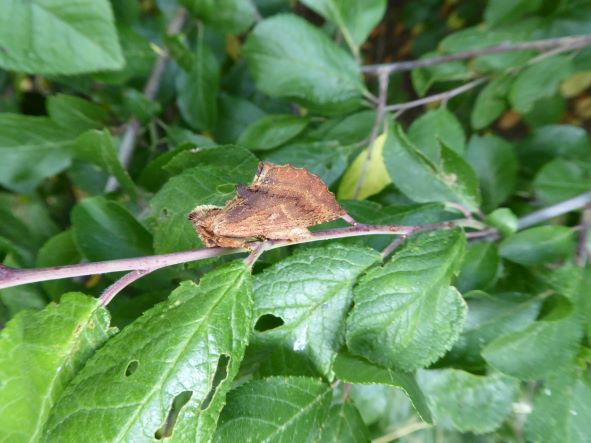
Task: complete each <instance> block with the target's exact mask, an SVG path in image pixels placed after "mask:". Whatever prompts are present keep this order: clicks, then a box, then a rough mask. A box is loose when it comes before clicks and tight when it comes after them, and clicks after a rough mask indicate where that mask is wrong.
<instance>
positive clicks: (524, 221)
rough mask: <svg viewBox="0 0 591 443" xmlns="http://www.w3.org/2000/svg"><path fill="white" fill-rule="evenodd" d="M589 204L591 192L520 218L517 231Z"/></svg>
mask: <svg viewBox="0 0 591 443" xmlns="http://www.w3.org/2000/svg"><path fill="white" fill-rule="evenodd" d="M589 203H591V191H589V192H585V193H584V194H581V195H577V196H576V197H573V198H569V199H568V200H564V201H562V202H560V203H556V204H555V205H552V206H548V207H546V208H543V209H540V210H539V211H535V212H532V213H531V214H529V215H526V216H525V217H522V218H520V219H519V221H518V222H517V229H520V230H521V229H525V228H529V227H530V226H534V225H537V224H538V223H542V222H544V221H546V220H549V219H551V218H554V217H558V216H559V215H563V214H566V213H568V212H571V211H576V210H579V209H581V208H584V207H585V206H587V205H588V204H589Z"/></svg>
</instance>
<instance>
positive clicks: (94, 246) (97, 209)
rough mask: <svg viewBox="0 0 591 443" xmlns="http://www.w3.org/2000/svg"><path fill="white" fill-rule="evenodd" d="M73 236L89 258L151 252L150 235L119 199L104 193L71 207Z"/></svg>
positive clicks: (108, 257) (107, 257)
mask: <svg viewBox="0 0 591 443" xmlns="http://www.w3.org/2000/svg"><path fill="white" fill-rule="evenodd" d="M72 225H73V228H74V238H75V240H76V244H77V245H78V248H79V249H80V252H81V253H82V254H83V255H84V256H85V257H86V258H88V259H89V260H93V261H99V260H109V259H115V258H128V257H140V256H143V255H150V254H151V253H152V235H151V234H150V233H149V232H148V230H147V229H146V228H145V227H144V226H143V225H142V224H141V223H140V222H139V221H137V220H136V218H135V217H134V216H133V215H132V214H131V213H130V212H129V211H128V210H127V209H126V208H125V207H124V206H122V205H121V204H120V203H117V202H115V201H110V200H106V199H105V198H103V197H92V198H87V199H85V200H82V201H81V202H80V203H78V204H77V205H76V207H74V209H73V211H72Z"/></svg>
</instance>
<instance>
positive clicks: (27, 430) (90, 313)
mask: <svg viewBox="0 0 591 443" xmlns="http://www.w3.org/2000/svg"><path fill="white" fill-rule="evenodd" d="M113 332H114V331H113V330H112V329H110V328H109V314H108V312H107V310H106V309H105V308H102V307H100V306H99V304H98V300H96V299H93V298H91V297H87V296H85V295H83V294H80V293H69V294H65V295H64V296H63V297H62V299H61V302H60V303H59V304H54V303H52V304H50V305H48V306H47V307H46V308H45V309H44V310H43V311H39V312H32V311H24V312H21V313H20V314H18V315H17V316H16V317H14V318H13V319H12V320H11V321H10V322H8V324H7V325H6V328H5V329H4V330H3V331H2V334H1V335H0V426H2V439H3V440H4V441H11V442H31V441H39V439H40V437H41V433H42V432H43V427H44V425H45V421H46V420H47V417H48V416H49V413H50V410H51V408H52V407H53V405H54V404H55V402H56V400H57V398H58V397H59V396H60V394H61V393H62V391H63V390H64V388H65V387H66V386H67V385H68V383H69V382H70V380H72V378H73V377H74V376H75V375H76V373H77V372H78V371H80V369H81V368H82V367H83V366H84V364H85V363H86V360H87V359H88V358H89V357H90V356H92V354H93V353H94V352H95V350H96V349H97V348H99V347H100V346H102V344H103V343H104V342H105V341H107V339H108V338H109V336H110V335H111V334H112V333H113Z"/></svg>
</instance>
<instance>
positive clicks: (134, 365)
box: [125, 360, 140, 377]
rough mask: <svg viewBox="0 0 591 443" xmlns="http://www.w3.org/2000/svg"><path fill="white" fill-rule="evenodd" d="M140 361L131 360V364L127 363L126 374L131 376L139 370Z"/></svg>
mask: <svg viewBox="0 0 591 443" xmlns="http://www.w3.org/2000/svg"><path fill="white" fill-rule="evenodd" d="M139 365H140V362H139V361H137V360H132V361H130V362H129V364H128V365H127V368H125V376H126V377H129V376H130V375H132V374H133V373H134V372H135V371H137V368H138V367H139Z"/></svg>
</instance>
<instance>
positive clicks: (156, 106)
mask: <svg viewBox="0 0 591 443" xmlns="http://www.w3.org/2000/svg"><path fill="white" fill-rule="evenodd" d="M123 105H124V106H125V109H126V110H127V111H129V113H130V114H131V115H133V116H134V117H137V119H138V120H139V121H140V123H141V124H142V125H146V124H148V123H150V121H151V120H153V119H154V118H156V117H157V116H158V114H160V113H161V112H162V106H160V103H159V102H157V101H155V100H150V99H149V98H148V97H146V96H145V95H144V94H143V93H141V92H140V91H138V90H137V89H127V90H126V91H125V92H124V93H123Z"/></svg>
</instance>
